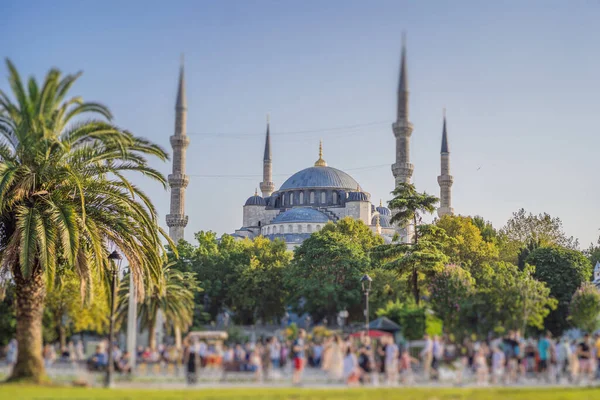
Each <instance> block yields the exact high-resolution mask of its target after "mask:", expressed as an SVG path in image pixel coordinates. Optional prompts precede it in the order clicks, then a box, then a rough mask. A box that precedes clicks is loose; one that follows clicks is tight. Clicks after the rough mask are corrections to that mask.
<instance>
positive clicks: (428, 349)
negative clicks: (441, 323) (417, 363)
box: [421, 334, 433, 380]
mask: <svg viewBox="0 0 600 400" xmlns="http://www.w3.org/2000/svg"><path fill="white" fill-rule="evenodd" d="M424 339H425V346H423V350H422V351H421V360H422V361H423V375H424V378H425V379H426V380H428V379H429V373H430V371H431V364H432V362H433V341H432V340H431V338H430V337H429V335H427V334H426V335H425V337H424Z"/></svg>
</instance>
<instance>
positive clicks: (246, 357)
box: [5, 330, 600, 385]
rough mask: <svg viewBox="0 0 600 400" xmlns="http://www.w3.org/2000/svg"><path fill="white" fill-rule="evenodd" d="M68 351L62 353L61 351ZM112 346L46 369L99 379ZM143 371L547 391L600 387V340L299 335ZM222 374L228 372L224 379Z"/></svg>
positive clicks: (164, 359)
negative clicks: (65, 366) (596, 383)
mask: <svg viewBox="0 0 600 400" xmlns="http://www.w3.org/2000/svg"><path fill="white" fill-rule="evenodd" d="M59 349H60V351H58V350H59ZM108 349H109V346H108V341H106V340H105V341H102V342H100V343H99V344H98V345H97V346H96V348H95V351H94V353H93V354H92V355H91V356H89V357H86V356H85V355H84V348H83V342H82V341H78V342H69V343H68V344H67V345H66V346H63V347H62V348H59V347H58V346H53V345H51V344H47V345H45V346H44V348H43V359H44V363H45V365H46V367H51V366H52V365H54V364H55V363H59V362H61V363H72V364H75V363H81V364H84V365H87V368H88V369H89V370H91V371H105V370H106V368H107V367H108V363H109V361H108ZM112 351H113V354H112V356H113V362H114V370H115V371H117V372H119V373H121V374H130V373H131V372H132V357H131V354H130V353H129V352H128V351H122V350H121V349H120V348H119V346H118V345H116V344H114V345H113V346H112ZM5 353H6V360H7V361H8V363H9V365H13V364H14V363H15V362H16V359H17V343H16V340H14V339H13V340H11V341H10V343H9V344H8V346H7V347H6V349H5ZM135 357H136V361H137V364H138V365H140V366H147V365H154V366H156V367H157V369H156V371H158V372H160V371H164V370H165V368H169V367H172V369H173V370H175V371H176V373H180V372H182V371H183V372H185V376H186V378H187V382H188V383H189V384H194V383H196V382H198V378H199V376H201V375H202V374H203V373H208V371H211V375H210V376H212V377H214V376H215V372H217V373H222V375H221V379H223V380H224V379H227V376H228V374H230V373H249V374H251V376H252V377H253V378H254V379H255V380H256V381H261V382H262V381H269V380H272V381H275V380H281V379H284V376H285V375H287V374H288V372H289V371H290V370H291V380H292V383H293V384H294V385H299V384H301V382H302V380H303V376H304V370H305V368H310V369H311V370H312V372H313V373H315V372H316V373H317V374H318V375H319V376H324V377H326V380H327V382H329V383H335V384H347V385H361V384H362V385H379V384H387V385H397V384H406V385H410V384H413V383H415V382H417V381H418V382H427V381H437V380H444V381H446V382H448V381H453V382H454V383H456V384H463V383H467V382H475V383H476V384H479V385H486V384H495V385H498V384H517V383H522V382H531V380H537V381H539V382H544V383H561V382H570V383H578V382H581V381H582V380H586V381H588V382H590V381H592V380H594V379H599V380H600V335H598V334H597V335H595V336H593V337H592V336H590V335H584V336H583V337H582V338H579V339H577V340H570V339H568V338H566V337H563V338H553V337H552V336H551V335H550V334H549V333H547V334H544V335H542V336H540V337H538V338H535V339H534V338H527V339H525V338H523V337H522V336H521V334H520V333H519V332H518V331H511V332H508V333H507V334H506V335H505V336H503V337H490V338H487V339H486V340H475V339H471V338H469V337H467V338H465V339H464V340H462V341H460V342H456V341H454V340H451V339H450V338H449V337H447V336H443V337H438V336H433V337H429V336H425V338H424V339H423V340H422V341H418V342H412V343H411V345H410V346H409V345H406V344H400V345H399V344H397V343H396V342H395V340H394V337H393V336H391V335H383V336H380V337H378V338H376V339H372V338H370V337H368V336H366V335H362V336H359V337H355V336H354V337H353V336H341V335H337V334H333V335H331V336H328V337H325V338H322V337H317V338H311V340H308V338H307V333H306V332H305V331H304V330H299V332H298V334H297V335H296V337H295V339H294V340H282V339H279V338H278V337H277V336H271V337H268V338H264V339H261V340H258V341H257V342H247V343H244V344H242V343H236V344H232V345H227V344H223V343H221V342H220V341H215V342H208V343H207V342H205V341H202V340H197V339H193V338H192V339H190V340H186V341H185V342H184V346H183V348H182V349H178V348H177V347H176V346H165V345H158V346H157V347H156V348H155V349H152V348H150V347H146V348H143V347H138V348H137V349H136V352H135ZM219 371H220V372H219Z"/></svg>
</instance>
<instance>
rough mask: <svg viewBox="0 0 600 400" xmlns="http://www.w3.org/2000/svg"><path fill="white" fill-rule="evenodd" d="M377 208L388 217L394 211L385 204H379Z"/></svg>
mask: <svg viewBox="0 0 600 400" xmlns="http://www.w3.org/2000/svg"><path fill="white" fill-rule="evenodd" d="M375 210H376V211H377V212H378V213H379V214H381V215H387V216H388V217H390V216H391V215H392V212H391V211H390V209H389V208H387V207H384V206H379V207H377V208H376V209H375Z"/></svg>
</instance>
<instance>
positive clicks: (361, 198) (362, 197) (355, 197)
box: [346, 192, 369, 203]
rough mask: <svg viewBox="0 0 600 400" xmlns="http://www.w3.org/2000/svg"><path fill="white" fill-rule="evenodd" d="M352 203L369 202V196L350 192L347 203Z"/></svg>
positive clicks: (363, 193)
mask: <svg viewBox="0 0 600 400" xmlns="http://www.w3.org/2000/svg"><path fill="white" fill-rule="evenodd" d="M350 201H369V196H368V195H367V194H366V193H365V192H350V193H348V198H347V199H346V202H347V203H348V202H350Z"/></svg>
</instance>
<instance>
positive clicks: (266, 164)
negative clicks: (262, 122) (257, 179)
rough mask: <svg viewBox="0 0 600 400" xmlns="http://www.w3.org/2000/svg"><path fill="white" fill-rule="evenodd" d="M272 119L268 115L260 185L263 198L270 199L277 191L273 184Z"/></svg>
mask: <svg viewBox="0 0 600 400" xmlns="http://www.w3.org/2000/svg"><path fill="white" fill-rule="evenodd" d="M270 125H271V123H270V117H269V114H267V135H266V138H265V155H264V157H263V181H262V182H261V183H260V191H261V192H262V195H263V197H269V196H271V194H272V193H273V191H274V190H275V184H274V183H273V160H272V159H271V129H270Z"/></svg>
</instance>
